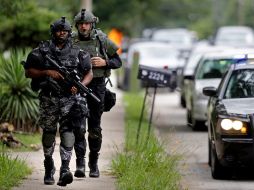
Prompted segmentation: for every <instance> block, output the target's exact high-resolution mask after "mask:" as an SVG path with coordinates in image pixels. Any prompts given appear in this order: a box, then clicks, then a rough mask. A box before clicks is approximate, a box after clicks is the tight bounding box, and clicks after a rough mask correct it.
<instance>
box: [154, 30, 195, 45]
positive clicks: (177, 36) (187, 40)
mask: <svg viewBox="0 0 254 190" xmlns="http://www.w3.org/2000/svg"><path fill="white" fill-rule="evenodd" d="M153 39H154V40H159V41H167V42H170V43H171V44H176V45H190V44H191V43H192V39H191V37H190V36H189V35H187V34H184V33H173V32H172V33H170V32H166V31H160V32H156V33H155V34H154V36H153Z"/></svg>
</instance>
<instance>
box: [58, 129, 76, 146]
mask: <svg viewBox="0 0 254 190" xmlns="http://www.w3.org/2000/svg"><path fill="white" fill-rule="evenodd" d="M60 137H61V146H62V147H63V148H64V149H66V150H72V148H73V145H74V141H75V137H74V134H73V133H72V132H64V133H61V134H60Z"/></svg>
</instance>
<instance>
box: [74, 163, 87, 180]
mask: <svg viewBox="0 0 254 190" xmlns="http://www.w3.org/2000/svg"><path fill="white" fill-rule="evenodd" d="M85 163H86V162H85V159H84V158H77V159H76V171H75V173H74V176H75V177H78V178H81V177H86V174H85V171H86V164H85Z"/></svg>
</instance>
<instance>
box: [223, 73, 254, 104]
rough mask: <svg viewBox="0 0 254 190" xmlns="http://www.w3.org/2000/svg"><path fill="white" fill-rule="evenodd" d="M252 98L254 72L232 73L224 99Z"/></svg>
mask: <svg viewBox="0 0 254 190" xmlns="http://www.w3.org/2000/svg"><path fill="white" fill-rule="evenodd" d="M250 97H254V70H253V69H244V70H236V71H234V72H233V73H232V75H231V77H230V79H229V82H228V86H227V89H226V92H225V96H224V98H226V99H228V98H250Z"/></svg>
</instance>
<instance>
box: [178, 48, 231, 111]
mask: <svg viewBox="0 0 254 190" xmlns="http://www.w3.org/2000/svg"><path fill="white" fill-rule="evenodd" d="M228 48H229V47H225V46H210V45H208V44H205V45H198V46H196V47H195V48H194V49H193V50H192V52H191V54H190V56H189V58H188V60H187V61H186V63H185V64H184V66H183V68H182V70H181V71H180V72H179V69H178V72H177V88H178V91H180V104H181V106H182V107H183V108H185V107H186V100H185V92H186V88H187V87H188V85H189V81H190V78H193V75H194V71H195V68H196V66H197V65H198V62H199V61H200V59H201V58H202V56H203V55H204V54H205V53H209V52H210V53H211V52H218V53H219V52H222V51H224V50H226V49H228Z"/></svg>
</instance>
